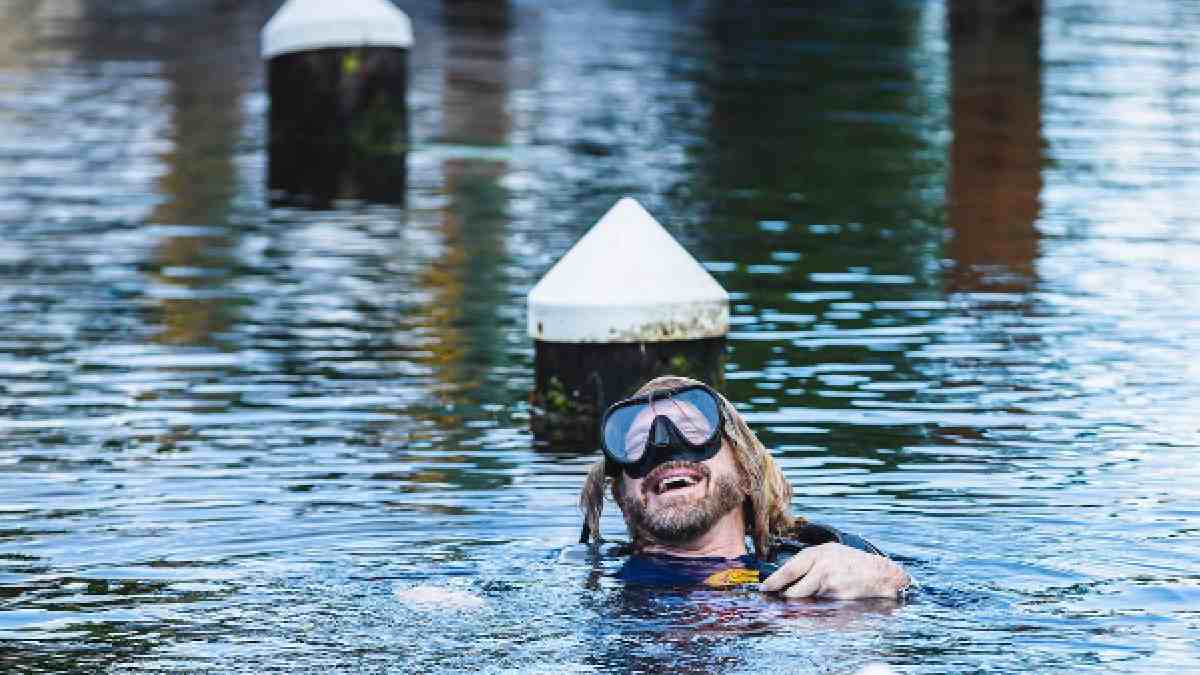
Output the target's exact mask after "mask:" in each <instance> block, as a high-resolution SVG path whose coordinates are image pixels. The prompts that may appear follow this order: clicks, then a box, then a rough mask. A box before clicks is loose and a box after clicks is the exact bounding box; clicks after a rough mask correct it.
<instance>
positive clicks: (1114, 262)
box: [0, 0, 1200, 672]
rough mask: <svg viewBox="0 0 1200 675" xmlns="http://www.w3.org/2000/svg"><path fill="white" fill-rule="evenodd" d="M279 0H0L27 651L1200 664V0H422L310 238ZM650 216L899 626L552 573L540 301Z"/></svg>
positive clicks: (571, 483) (751, 401) (7, 648)
mask: <svg viewBox="0 0 1200 675" xmlns="http://www.w3.org/2000/svg"><path fill="white" fill-rule="evenodd" d="M280 4H281V3H280V2H276V1H261V2H256V1H252V0H246V1H242V2H238V1H236V0H122V1H121V2H110V1H108V0H0V233H2V236H3V240H2V243H0V320H2V321H3V327H2V328H0V666H2V667H3V669H5V670H9V671H13V672H38V671H63V670H77V671H86V672H97V671H105V670H113V671H119V672H131V671H139V670H144V671H172V672H178V671H181V670H183V671H187V670H215V671H219V672H236V671H243V672H266V671H272V670H288V671H294V670H301V671H345V672H364V671H371V670H388V669H394V670H405V669H412V670H416V671H426V672H427V671H439V670H455V669H461V668H465V667H481V668H483V669H501V670H511V669H516V670H556V671H559V670H571V671H580V670H583V671H586V670H604V671H610V670H650V669H658V668H665V667H670V668H675V669H678V670H681V671H697V672H710V671H713V670H720V671H760V670H765V669H768V668H770V669H774V670H786V671H792V672H796V671H799V672H843V671H846V670H851V669H853V668H854V667H856V666H857V665H858V664H860V663H862V662H866V661H877V660H883V661H886V662H888V663H891V664H893V665H894V666H896V667H897V668H898V669H900V670H915V671H930V672H959V671H984V670H1016V671H1039V670H1049V669H1058V668H1064V667H1070V668H1074V669H1089V668H1093V669H1098V670H1103V671H1105V672H1114V671H1164V670H1167V669H1169V668H1179V667H1182V666H1185V665H1186V664H1194V663H1196V660H1197V658H1198V657H1200V611H1198V610H1197V607H1200V550H1198V549H1197V547H1196V546H1195V544H1194V540H1192V539H1191V538H1192V537H1193V536H1196V534H1197V532H1198V531H1200V519H1198V516H1200V464H1198V463H1197V459H1196V452H1197V449H1198V447H1200V415H1198V414H1197V412H1196V411H1197V401H1198V400H1200V362H1198V361H1197V360H1196V357H1195V355H1196V354H1197V353H1198V352H1200V337H1198V336H1200V311H1198V308H1200V275H1198V274H1197V271H1198V268H1200V216H1198V215H1197V213H1196V211H1195V209H1194V208H1193V206H1194V204H1195V202H1196V198H1197V196H1198V195H1200V171H1198V168H1200V71H1198V69H1197V66H1198V65H1200V3H1197V2H1193V1H1186V0H1181V1H1172V0H1146V1H1145V2H1137V3H1130V2H1118V1H1116V0H1045V4H1044V7H1041V8H1038V7H1037V5H1036V4H1034V3H1031V6H1032V7H1033V10H1031V11H1029V12H1025V11H1023V10H1021V9H1020V8H1021V7H1022V6H1023V5H1022V3H1000V4H1002V5H1004V4H1013V6H1015V7H1017V10H1016V11H1014V12H1011V13H1008V14H1005V16H1004V17H1003V18H996V17H990V18H989V17H987V16H983V17H981V16H979V15H978V14H976V13H973V12H972V11H971V7H972V6H973V5H974V4H980V3H970V2H963V3H959V2H955V1H954V0H946V2H943V1H942V0H896V1H895V2H887V3H883V2H867V1H865V0H863V1H850V2H837V3H834V2H787V3H769V2H756V3H732V2H719V1H718V0H675V1H662V2H658V1H653V2H627V1H623V0H572V1H566V0H563V1H558V0H547V1H544V2H534V1H532V0H529V1H526V0H511V1H509V2H503V1H489V0H473V1H469V2H468V1H460V0H446V1H444V2H441V3H438V2H413V1H404V2H397V3H396V4H397V6H398V7H400V8H401V9H403V10H404V11H406V12H407V13H408V14H409V16H410V17H411V18H412V20H413V27H414V35H415V44H414V46H413V49H412V51H411V55H410V58H409V87H410V89H409V95H408V104H409V137H410V140H411V147H410V149H409V151H408V155H407V172H406V175H405V176H404V177H403V179H402V181H400V182H401V183H402V184H397V185H395V186H394V187H395V191H396V199H395V200H389V202H390V203H387V204H384V203H370V202H364V201H340V202H335V203H333V204H331V205H329V206H328V208H322V209H304V208H296V207H271V206H269V205H268V202H269V200H268V192H267V188H266V185H265V174H266V166H267V156H266V142H267V136H266V133H267V129H266V115H267V111H268V101H267V97H266V94H265V82H264V75H263V73H264V68H263V64H262V62H261V61H260V58H259V55H258V48H259V42H258V32H259V30H260V29H261V27H262V26H263V24H264V23H265V22H266V21H267V19H268V18H269V17H270V16H271V15H272V13H273V12H274V11H275V10H276V9H277V8H278V6H279V5H280ZM982 4H988V3H982ZM624 195H630V196H633V197H635V198H637V199H638V200H639V201H641V203H642V204H644V205H645V206H646V207H647V209H649V210H650V211H651V213H653V214H655V216H656V217H658V219H659V220H660V221H662V222H663V224H664V225H665V226H666V227H667V228H668V229H669V230H670V231H671V232H672V233H673V234H674V235H675V236H676V237H677V238H678V239H679V240H680V241H681V242H682V243H683V244H684V245H685V246H686V247H687V248H688V249H689V250H690V251H691V252H692V253H693V254H694V255H695V256H696V257H697V258H698V259H699V260H701V261H702V263H703V264H704V265H705V267H706V268H707V269H708V270H709V271H710V272H711V273H712V274H713V275H714V276H715V277H716V278H717V280H718V281H719V282H720V283H721V284H722V285H723V286H725V288H726V289H728V290H729V291H730V294H731V297H732V313H733V316H732V320H733V327H732V329H733V330H732V332H731V334H730V339H729V345H728V349H729V354H728V363H727V366H726V368H727V370H726V393H727V395H728V396H729V398H730V399H732V400H733V401H736V402H737V403H738V405H739V407H740V408H741V409H742V411H743V413H744V414H745V415H746V416H747V418H748V419H749V420H750V422H751V423H752V425H753V426H754V427H755V429H756V430H757V432H758V433H759V435H760V437H761V438H762V439H763V440H764V441H765V442H766V443H767V445H768V446H770V447H772V448H774V449H775V451H776V455H777V457H779V458H780V461H781V463H782V465H783V466H784V468H785V470H786V471H787V473H788V475H789V477H790V478H791V479H792V482H793V485H794V487H795V492H796V497H795V507H796V510H797V511H798V512H799V513H801V514H804V515H806V516H808V517H810V518H812V519H815V520H818V521H824V522H829V523H832V524H834V525H837V526H839V527H842V528H843V529H847V530H850V531H854V532H858V533H860V534H862V535H864V536H866V537H867V538H869V539H871V540H872V541H873V542H875V543H876V544H877V545H879V546H880V547H881V548H883V549H885V550H887V551H889V552H890V553H892V554H894V555H896V556H897V557H899V558H900V559H901V560H902V561H903V562H904V563H905V564H906V565H907V566H908V567H909V569H910V570H912V572H913V573H914V575H915V576H916V577H917V578H918V580H920V581H921V583H922V584H923V589H922V591H921V593H920V594H919V595H918V596H917V598H916V599H914V600H913V601H912V602H910V603H909V604H907V605H904V606H902V607H899V608H889V609H886V610H879V609H878V608H873V607H864V606H859V605H855V604H853V603H849V604H847V603H829V602H826V603H815V604H808V605H803V606H802V607H800V609H797V607H796V606H790V607H789V606H787V605H784V604H782V603H773V602H767V601H764V600H763V599H762V598H760V597H758V596H757V595H755V594H753V593H748V594H730V593H726V594H699V595H700V596H702V597H697V596H696V595H693V596H692V597H688V598H681V597H676V596H673V595H670V594H665V595H661V596H660V595H638V596H631V595H630V592H629V591H628V589H623V588H621V586H620V585H619V584H617V583H616V582H615V581H614V580H612V579H611V572H612V569H613V566H614V564H619V561H616V562H614V561H604V560H602V561H595V560H591V561H588V560H586V558H585V557H583V556H573V555H560V551H561V550H563V547H564V546H568V545H570V544H571V543H572V542H573V541H574V540H575V538H576V537H577V534H578V526H579V515H578V512H577V511H576V508H575V501H576V497H577V491H578V487H579V484H580V482H581V479H582V476H583V474H584V472H585V470H586V468H587V465H588V464H589V463H590V462H591V461H593V460H594V458H595V457H597V456H598V455H597V453H596V449H595V447H561V446H555V445H550V444H547V443H544V442H540V441H539V440H538V439H536V438H534V437H533V435H532V434H531V433H530V431H529V417H530V410H529V404H528V398H529V394H530V389H531V386H532V383H533V366H532V359H533V347H532V344H531V341H530V340H529V338H528V337H527V335H526V327H525V294H526V293H527V292H528V290H529V289H530V288H531V287H532V285H533V284H534V283H535V282H536V281H537V280H538V278H540V276H541V275H542V274H543V273H544V272H545V271H546V270H547V269H548V268H549V266H550V265H552V264H553V262H554V261H556V260H557V259H558V258H559V257H560V256H561V255H562V254H563V253H564V252H565V251H566V250H567V249H568V248H569V247H570V245H571V244H572V243H573V242H574V241H575V240H576V239H577V238H578V237H579V236H580V235H582V233H583V232H585V231H586V230H587V228H588V227H590V226H591V225H592V224H593V223H594V222H595V221H596V219H597V218H598V217H599V216H600V215H601V214H603V212H604V211H605V210H607V209H608V207H609V206H611V205H612V204H613V203H614V202H615V201H616V200H617V199H618V198H620V197H621V196H624ZM612 511H615V509H614V508H613V507H611V506H610V508H609V513H608V514H607V515H606V517H605V533H606V534H607V535H608V536H610V537H620V536H621V535H622V534H623V528H622V524H621V522H620V520H619V517H618V516H617V515H616V514H614V513H612ZM566 551H567V553H571V550H570V549H569V548H568V549H566ZM414 585H434V586H439V587H447V588H451V589H458V590H463V591H470V592H472V593H474V594H476V595H478V596H480V597H481V598H482V600H483V604H482V605H481V606H479V607H471V608H469V609H462V608H457V609H456V608H454V607H434V608H430V607H414V606H412V605H411V604H407V603H405V602H403V600H402V598H403V596H404V594H403V593H397V591H398V590H399V591H402V590H403V589H406V588H409V587H412V586H414Z"/></svg>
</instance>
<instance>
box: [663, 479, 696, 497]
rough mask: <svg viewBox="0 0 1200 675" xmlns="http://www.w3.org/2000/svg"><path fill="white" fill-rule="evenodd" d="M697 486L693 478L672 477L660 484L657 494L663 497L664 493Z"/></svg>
mask: <svg viewBox="0 0 1200 675" xmlns="http://www.w3.org/2000/svg"><path fill="white" fill-rule="evenodd" d="M695 484H696V479H695V478H693V477H691V476H671V477H670V478H667V479H665V480H662V481H660V482H659V483H658V490H657V492H658V494H660V495H661V494H662V493H664V492H666V491H667V490H674V489H676V488H684V487H689V486H692V485H695Z"/></svg>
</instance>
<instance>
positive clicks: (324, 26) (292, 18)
mask: <svg viewBox="0 0 1200 675" xmlns="http://www.w3.org/2000/svg"><path fill="white" fill-rule="evenodd" d="M261 39H262V57H263V58H264V59H271V58H274V57H276V56H279V55H280V54H289V53H291V52H303V51H309V50H312V49H330V48H334V47H401V48H404V49H408V48H409V47H411V46H412V42H413V35H412V22H411V21H409V20H408V15H407V14H405V13H404V12H402V11H400V10H399V9H397V8H396V6H395V5H393V4H392V3H391V2H389V1H388V0H288V1H287V2H286V3H284V5H283V7H280V8H279V11H278V12H275V16H273V17H271V20H270V21H268V22H267V25H266V26H264V27H263V29H262V35H261Z"/></svg>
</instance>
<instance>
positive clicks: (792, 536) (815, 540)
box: [769, 520, 887, 559]
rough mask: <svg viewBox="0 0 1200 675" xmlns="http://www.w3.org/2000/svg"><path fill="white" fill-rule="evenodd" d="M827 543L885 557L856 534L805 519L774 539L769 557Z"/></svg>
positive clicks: (773, 557)
mask: <svg viewBox="0 0 1200 675" xmlns="http://www.w3.org/2000/svg"><path fill="white" fill-rule="evenodd" d="M829 543H836V544H842V545H845V546H849V547H850V548H856V549H858V550H860V551H866V552H867V553H873V554H875V555H881V556H884V557H885V558H886V557H887V554H886V553H884V552H883V551H881V550H879V548H878V547H876V546H875V545H874V544H872V543H871V542H869V541H867V540H866V539H863V538H862V537H860V536H858V535H857V534H851V533H849V532H843V531H841V530H839V529H837V528H836V527H833V526H832V525H826V524H824V523H814V522H811V521H807V520H806V521H804V522H802V523H799V524H797V525H795V526H794V527H792V529H791V530H789V531H788V532H787V534H786V535H785V536H782V537H778V538H777V539H775V541H774V542H773V544H772V547H771V552H770V556H769V557H770V558H771V559H775V558H778V557H780V556H791V555H794V554H796V553H799V552H800V551H802V550H804V549H806V548H808V547H810V546H820V545H821V544H829Z"/></svg>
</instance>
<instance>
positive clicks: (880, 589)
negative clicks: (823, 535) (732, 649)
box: [761, 543, 912, 600]
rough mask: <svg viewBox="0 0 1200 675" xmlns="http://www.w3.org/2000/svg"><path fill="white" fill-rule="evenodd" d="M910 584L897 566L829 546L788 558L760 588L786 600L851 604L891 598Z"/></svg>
mask: <svg viewBox="0 0 1200 675" xmlns="http://www.w3.org/2000/svg"><path fill="white" fill-rule="evenodd" d="M911 583H912V579H910V578H909V576H908V574H907V573H905V571H904V570H903V569H902V568H901V567H900V566H899V565H897V564H896V563H894V562H892V561H891V560H888V559H887V558H885V557H883V556H880V555H874V554H871V553H867V552H865V551H860V550H858V549H856V548H850V547H849V546H845V545H843V544H834V543H829V544H821V545H820V546H812V547H810V548H806V549H804V550H803V551H800V552H799V553H797V554H796V555H794V556H792V559H791V560H788V561H787V562H786V563H784V565H783V567H780V568H779V569H778V570H776V571H775V573H774V574H772V575H771V576H769V577H767V580H766V581H764V582H763V584H762V587H761V588H762V590H764V591H767V592H768V593H774V592H776V591H780V590H782V591H783V596H784V597H787V598H808V597H816V596H820V597H823V598H837V599H841V600H852V599H854V598H895V597H898V596H899V595H900V592H901V591H902V590H904V589H905V588H907V587H908V586H909V584H911Z"/></svg>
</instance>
